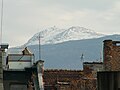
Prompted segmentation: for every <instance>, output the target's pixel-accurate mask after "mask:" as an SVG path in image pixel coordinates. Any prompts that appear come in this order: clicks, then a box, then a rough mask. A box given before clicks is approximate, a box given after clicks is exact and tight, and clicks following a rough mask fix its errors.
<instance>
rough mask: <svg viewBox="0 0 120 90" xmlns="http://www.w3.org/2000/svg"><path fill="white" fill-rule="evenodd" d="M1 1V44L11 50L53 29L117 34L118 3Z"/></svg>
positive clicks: (102, 0) (118, 0) (119, 26)
mask: <svg viewBox="0 0 120 90" xmlns="http://www.w3.org/2000/svg"><path fill="white" fill-rule="evenodd" d="M1 1H2V0H0V7H1ZM3 1H4V13H3V43H4V42H5V43H6V42H7V43H9V44H10V46H19V45H23V44H24V43H26V42H27V41H28V40H29V39H30V38H31V37H32V36H33V35H34V34H35V33H37V32H38V31H40V30H42V29H46V28H48V27H53V26H56V27H58V28H69V27H72V26H80V27H85V28H88V29H92V30H94V31H96V32H100V33H117V34H120V0H3ZM0 15H1V9H0Z"/></svg>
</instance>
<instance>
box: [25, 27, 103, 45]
mask: <svg viewBox="0 0 120 90" xmlns="http://www.w3.org/2000/svg"><path fill="white" fill-rule="evenodd" d="M39 36H40V42H41V44H42V45H45V44H57V43H62V42H65V41H71V40H81V39H91V38H99V37H102V36H104V35H103V34H99V33H96V32H94V31H92V30H90V29H86V28H84V27H79V26H77V27H70V28H69V29H58V28H56V27H51V28H48V29H45V30H42V31H40V32H39V33H37V34H35V35H34V36H33V37H32V38H31V39H30V40H28V42H27V43H26V44H25V45H26V46H29V45H36V44H38V42H39Z"/></svg>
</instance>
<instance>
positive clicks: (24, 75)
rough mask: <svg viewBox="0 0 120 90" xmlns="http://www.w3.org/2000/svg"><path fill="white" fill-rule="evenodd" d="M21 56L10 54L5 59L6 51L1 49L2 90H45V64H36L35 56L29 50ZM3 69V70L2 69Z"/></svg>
mask: <svg viewBox="0 0 120 90" xmlns="http://www.w3.org/2000/svg"><path fill="white" fill-rule="evenodd" d="M21 52H22V53H19V54H17V53H16V54H8V55H7V56H6V58H3V53H5V50H4V49H3V50H1V49H0V61H1V62H2V61H4V62H5V63H4V65H3V67H2V65H1V64H0V66H1V68H0V69H1V70H2V74H1V79H0V81H1V83H0V90H44V86H43V78H42V77H43V63H44V61H42V60H38V61H37V62H36V63H35V62H34V54H32V53H31V52H30V51H29V50H28V49H27V48H25V49H23V51H21ZM2 68H3V69H2Z"/></svg>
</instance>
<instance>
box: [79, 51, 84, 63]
mask: <svg viewBox="0 0 120 90" xmlns="http://www.w3.org/2000/svg"><path fill="white" fill-rule="evenodd" d="M80 59H81V61H82V63H83V62H84V55H83V53H82V55H81V57H80Z"/></svg>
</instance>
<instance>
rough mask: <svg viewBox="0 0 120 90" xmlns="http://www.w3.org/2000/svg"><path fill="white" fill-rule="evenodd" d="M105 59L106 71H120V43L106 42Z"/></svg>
mask: <svg viewBox="0 0 120 90" xmlns="http://www.w3.org/2000/svg"><path fill="white" fill-rule="evenodd" d="M103 59H104V69H105V70H106V71H120V41H112V40H105V41H104V48H103Z"/></svg>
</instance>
